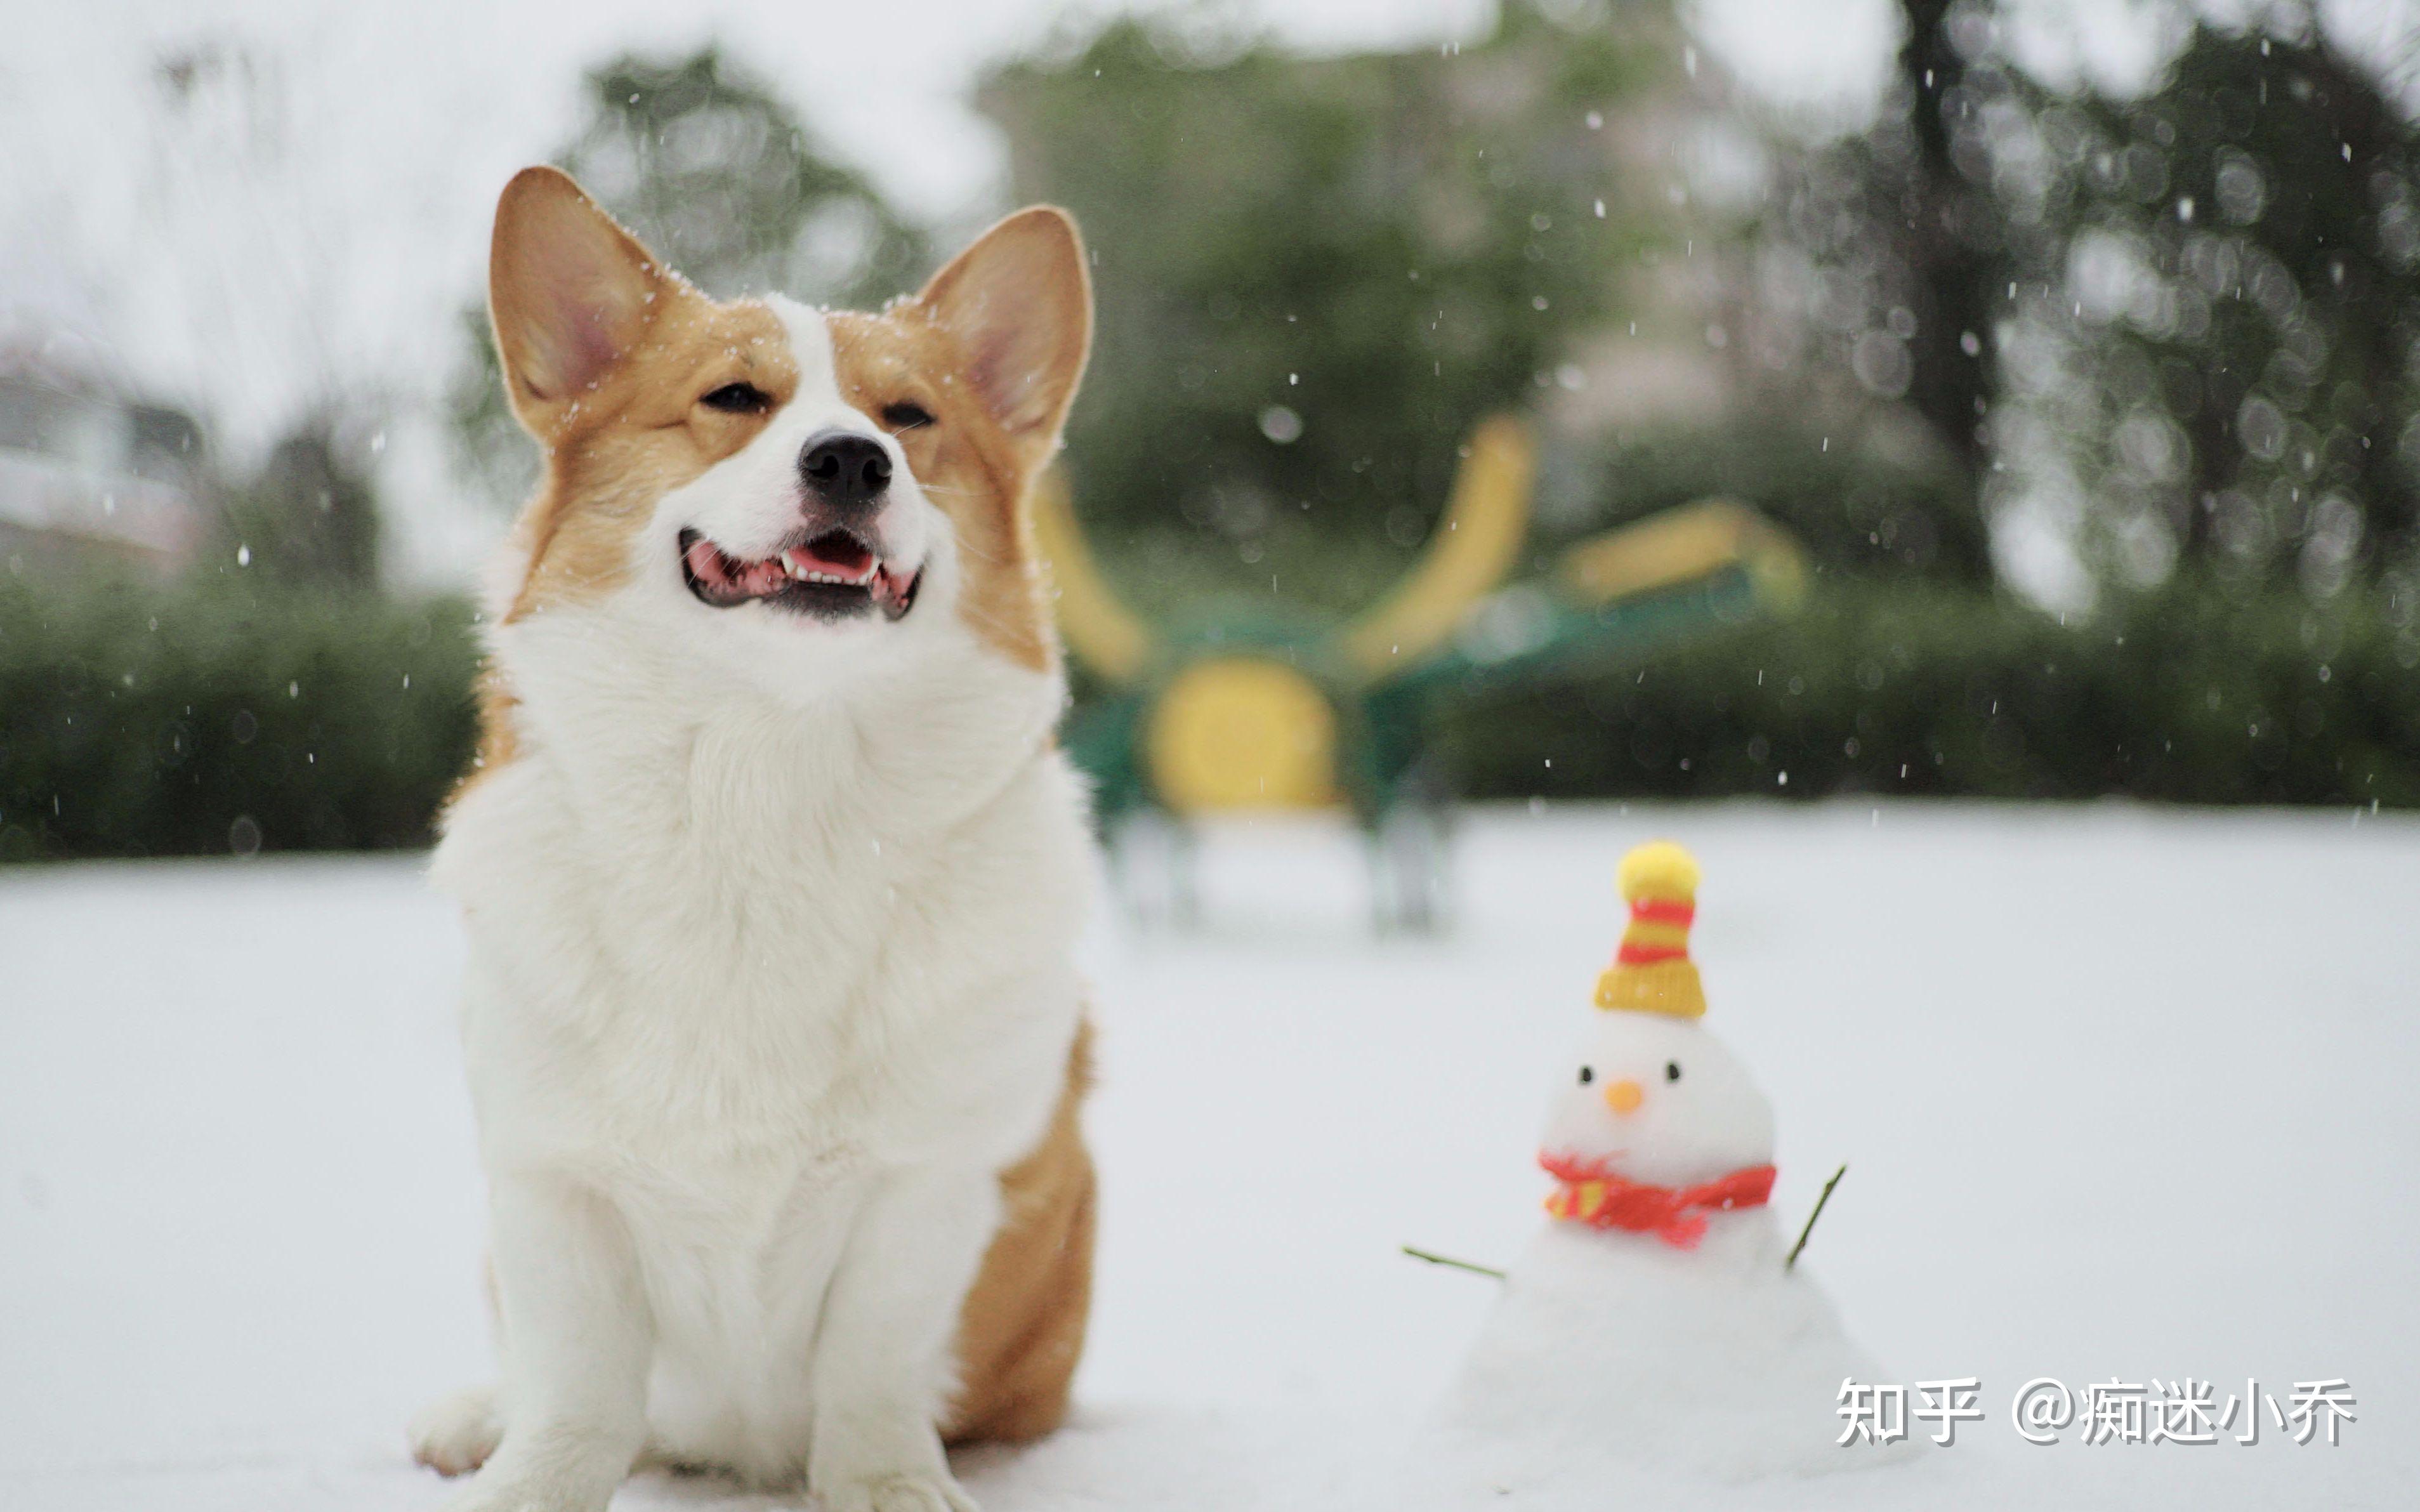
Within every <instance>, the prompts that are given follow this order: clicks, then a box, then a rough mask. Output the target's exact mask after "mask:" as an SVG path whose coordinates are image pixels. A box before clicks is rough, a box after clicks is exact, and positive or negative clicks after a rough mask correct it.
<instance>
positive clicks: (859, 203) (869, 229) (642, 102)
mask: <svg viewBox="0 0 2420 1512" xmlns="http://www.w3.org/2000/svg"><path fill="white" fill-rule="evenodd" d="M587 93H588V97H589V118H588V124H587V125H586V126H584V127H583V128H582V130H581V132H580V134H579V135H578V136H577V137H575V138H574V139H573V140H572V142H571V144H570V145H569V146H568V147H566V148H565V149H564V150H563V151H562V152H561V153H560V154H558V155H557V157H556V159H555V161H556V162H557V163H558V164H561V165H562V167H563V168H564V169H565V170H566V171H567V172H569V173H570V174H571V175H572V176H573V177H575V178H577V179H579V180H580V181H581V183H582V185H584V186H585V187H586V188H587V190H588V191H589V193H591V194H593V195H596V196H597V200H598V202H599V203H601V204H602V205H604V207H605V208H606V209H607V210H611V211H613V214H614V215H616V216H618V217H619V218H620V219H621V220H622V222H623V224H624V225H626V226H629V227H630V228H631V229H632V230H633V231H635V232H637V233H638V235H639V237H640V239H641V240H642V241H644V242H646V243H647V244H648V245H649V246H651V247H653V248H654V249H655V250H656V251H657V252H659V253H660V254H662V255H663V257H665V258H667V259H668V260H669V261H670V262H671V263H672V264H673V265H674V266H675V267H676V268H678V269H679V270H680V271H681V272H682V273H686V274H687V275H688V276H689V277H690V278H691V279H692V280H694V281H695V282H696V283H697V284H698V285H699V287H701V288H705V289H706V291H707V292H708V293H711V294H714V295H717V296H719V297H721V298H731V297H734V296H737V295H742V294H754V293H765V292H769V291H776V290H778V291H780V292H782V293H785V294H789V295H791V296H793V297H795V298H799V299H802V300H806V301H809V302H811V303H816V302H828V303H831V304H872V303H878V302H879V301H881V300H883V299H885V298H888V297H890V296H891V295H893V294H897V293H899V292H901V291H902V290H903V289H906V288H909V287H910V286H911V282H912V280H913V279H914V278H915V277H916V276H917V275H918V274H920V273H923V271H924V269H925V268H926V266H927V264H928V259H929V257H930V252H929V248H928V245H927V242H926V239H925V236H924V233H923V230H922V229H920V228H919V227H918V226H915V225H913V224H911V223H910V222H909V221H908V220H907V218H906V217H904V216H903V215H902V214H900V212H899V211H898V210H895V209H893V208H892V205H891V204H890V203H889V201H887V200H886V199H884V197H883V196H882V195H881V194H880V193H879V192H877V191H876V189H875V188H874V186H873V185H872V183H870V182H869V181H868V180H867V179H865V177H864V176H863V175H862V174H860V173H858V172H857V171H856V170H854V169H851V168H846V167H843V166H841V165H840V164H836V163H833V162H832V161H831V160H830V159H829V158H827V157H825V156H824V155H823V153H822V152H821V151H820V150H819V149H818V148H816V146H815V145H814V143H813V141H812V140H811V139H810V137H809V136H808V134H807V132H806V128H805V127H804V126H803V125H802V124H801V123H800V122H799V118H798V117H797V115H796V114H795V113H794V112H793V111H792V110H791V108H790V106H789V104H788V103H787V102H786V101H784V100H783V98H782V97H781V96H780V95H779V94H778V93H777V92H775V90H774V88H773V86H771V85H769V84H768V83H767V82H765V81H763V80H761V79H758V78H755V77H754V76H752V75H751V74H749V73H748V72H746V71H745V70H741V69H738V68H737V67H735V66H733V65H731V64H730V63H728V62H727V61H726V60H725V59H724V58H723V56H722V55H721V52H720V50H718V49H716V48H713V47H707V48H705V49H702V50H701V51H699V52H696V53H693V54H690V55H688V56H686V57H682V58H676V59H674V60H671V61H669V62H659V61H651V60H649V59H646V58H643V57H639V56H635V55H626V56H623V57H619V58H615V59H613V61H611V62H608V63H605V64H603V65H601V66H599V67H598V68H597V69H595V70H591V72H590V73H589V75H588V81H587ZM463 325H464V336H465V341H466V345H467V347H468V352H467V360H466V361H465V363H464V364H463V366H462V367H461V369H460V376H459V377H458V380H457V381H456V383H455V386H454V392H453V396H452V399H451V402H450V409H451V410H452V413H453V417H454V422H455V429H456V432H457V434H458V438H459V440H460V444H461V446H462V451H463V453H464V456H465V459H466V460H468V461H469V462H470V464H471V466H472V469H473V472H475V473H476V474H477V475H479V476H480V477H481V478H483V479H485V480H487V481H488V482H489V484H490V485H491V486H492V487H494V488H495V489H496V490H497V491H498V493H499V494H500V495H501V496H503V497H505V498H509V499H518V498H519V497H520V494H521V493H522V492H524V491H527V488H528V486H529V481H530V478H531V475H532V471H533V468H534V466H535V459H534V458H533V457H532V456H531V454H530V450H529V446H528V444H527V443H526V441H525V440H523V439H522V437H521V435H520V430H519V429H518V428H517V427H516V426H515V425H514V424H513V420H512V415H511V413H510V412H509V411H507V410H506V409H505V407H504V390H503V380H502V378H501V377H500V376H499V374H498V373H497V370H496V359H495V352H494V350H493V346H492V343H491V342H490V340H489V333H488V320H487V313H486V308H485V305H484V303H482V304H476V305H473V307H472V308H471V309H469V310H467V311H465V312H464V317H463Z"/></svg>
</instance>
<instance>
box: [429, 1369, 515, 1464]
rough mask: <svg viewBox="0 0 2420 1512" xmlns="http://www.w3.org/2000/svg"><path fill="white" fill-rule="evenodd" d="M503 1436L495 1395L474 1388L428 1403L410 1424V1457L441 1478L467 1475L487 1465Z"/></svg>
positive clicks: (489, 1390)
mask: <svg viewBox="0 0 2420 1512" xmlns="http://www.w3.org/2000/svg"><path fill="white" fill-rule="evenodd" d="M503 1437H504V1419H503V1417H502V1416H500V1415H499V1414H498V1413H497V1411H496V1394H495V1392H494V1391H493V1390H492V1389H490V1388H489V1387H486V1386H473V1387H472V1388H470V1389H469V1390H467V1391H458V1392H456V1393H455V1394H454V1395H451V1396H448V1397H445V1398H443V1399H442V1400H441V1401H436V1402H431V1403H430V1404H429V1405H428V1406H427V1407H426V1408H423V1409H422V1410H421V1412H420V1415H419V1416H418V1417H415V1418H413V1419H412V1420H411V1457H412V1458H414V1459H416V1460H418V1461H420V1462H421V1463H422V1464H424V1465H427V1467H428V1468H429V1469H431V1470H433V1471H435V1472H437V1473H439V1474H441V1475H467V1474H469V1473H471V1472H473V1471H474V1470H476V1469H478V1468H479V1467H480V1466H481V1465H484V1464H486V1463H487V1462H488V1457H489V1455H491V1454H494V1453H495V1452H496V1442H497V1441H498V1440H500V1439H502V1438H503Z"/></svg>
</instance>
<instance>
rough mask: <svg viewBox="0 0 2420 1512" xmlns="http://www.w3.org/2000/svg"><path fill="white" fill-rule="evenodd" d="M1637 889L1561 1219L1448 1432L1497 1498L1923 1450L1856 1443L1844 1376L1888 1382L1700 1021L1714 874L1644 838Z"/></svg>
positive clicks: (1581, 1087) (1628, 874)
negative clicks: (1698, 921) (1779, 1190)
mask: <svg viewBox="0 0 2420 1512" xmlns="http://www.w3.org/2000/svg"><path fill="white" fill-rule="evenodd" d="M1697 890H1698V865H1697V863H1696V862H1695V861H1694V860H1692V859H1691V858H1690V856H1689V853H1688V852H1687V851H1685V850H1682V849H1681V848H1680V847H1679V846H1676V845H1672V844H1669V843H1668V842H1658V843H1656V844H1652V845H1646V846H1641V847H1639V848H1638V849H1637V850H1633V851H1632V852H1631V853H1630V854H1629V855H1628V856H1627V857H1625V858H1624V859H1623V861H1622V864H1621V896H1622V898H1623V900H1624V901H1626V902H1627V903H1628V904H1629V905H1630V923H1629V926H1628V927H1627V928H1626V929H1625V930H1624V931H1623V934H1622V938H1621V951H1620V953H1619V954H1618V955H1617V956H1616V957H1615V958H1614V961H1613V964H1612V965H1611V966H1610V967H1609V968H1607V969H1606V972H1605V973H1604V974H1603V975H1601V976H1600V977H1599V978H1598V980H1597V985H1596V1013H1595V1021H1594V1022H1593V1023H1592V1024H1591V1025H1590V1032H1589V1034H1588V1036H1587V1037H1586V1038H1585V1039H1583V1040H1582V1041H1581V1043H1580V1045H1579V1046H1578V1048H1577V1049H1576V1050H1575V1052H1573V1053H1572V1055H1571V1057H1570V1058H1569V1059H1568V1060H1567V1061H1565V1062H1564V1063H1563V1064H1562V1066H1561V1068H1559V1071H1558V1073H1557V1078H1556V1081H1557V1084H1556V1087H1555V1089H1554V1094H1553V1101H1552V1104H1551V1107H1550V1111H1549V1112H1548V1115H1547V1118H1546V1126H1545V1134H1544V1143H1543V1146H1542V1147H1541V1149H1540V1151H1539V1157H1538V1160H1539V1163H1540V1164H1541V1165H1542V1166H1544V1168H1545V1170H1546V1171H1547V1173H1548V1174H1549V1175H1551V1176H1552V1177H1554V1180H1555V1188H1554V1191H1553V1192H1552V1193H1551V1194H1549V1195H1548V1197H1547V1199H1546V1211H1547V1213H1548V1215H1549V1218H1548V1222H1547V1223H1546V1224H1545V1226H1544V1228H1543V1229H1542V1230H1541V1231H1540V1232H1539V1233H1538V1235H1537V1237H1536V1238H1535V1239H1533V1240H1532V1241H1531V1242H1530V1244H1529V1246H1528V1249H1527V1250H1526V1251H1525V1252H1524V1253H1523V1254H1522V1255H1521V1257H1520V1258H1519V1260H1518V1261H1517V1262H1516V1263H1515V1264H1514V1265H1512V1267H1511V1268H1510V1270H1508V1271H1507V1273H1506V1276H1505V1282H1504V1286H1503V1291H1502V1295H1501V1296H1500V1298H1499V1299H1498V1301H1497V1304H1496V1307H1495V1309H1494V1311H1493V1312H1492V1313H1491V1314H1490V1315H1489V1317H1488V1319H1487V1322H1486V1325H1485V1327H1484V1329H1483V1331H1482V1332H1481V1335H1480V1338H1479V1341H1478V1343H1477V1345H1476V1346H1475V1347H1474V1348H1473V1349H1472V1351H1471V1353H1470V1356H1469V1358H1468V1360H1467V1361H1466V1364H1464V1366H1463V1369H1462V1372H1461V1374H1460V1376H1459V1378H1458V1379H1457V1380H1456V1382H1455V1384H1454V1385H1453V1387H1452V1389H1451V1391H1450V1395H1449V1396H1448V1398H1447V1400H1446V1403H1445V1406H1444V1410H1443V1414H1442V1421H1441V1422H1440V1423H1439V1424H1438V1425H1437V1426H1438V1427H1439V1429H1440V1430H1441V1435H1440V1436H1441V1437H1442V1438H1443V1439H1445V1440H1447V1441H1448V1442H1457V1443H1458V1444H1459V1447H1460V1449H1461V1450H1462V1451H1463V1453H1464V1456H1465V1457H1468V1458H1470V1459H1472V1460H1473V1461H1474V1462H1475V1464H1476V1466H1477V1469H1476V1472H1475V1473H1476V1474H1477V1475H1478V1477H1479V1478H1480V1479H1481V1480H1483V1481H1484V1482H1485V1483H1486V1484H1488V1485H1489V1486H1491V1487H1492V1488H1494V1489H1496V1490H1497V1491H1499V1492H1501V1491H1506V1490H1510V1489H1514V1488H1516V1487H1521V1486H1525V1485H1526V1486H1529V1487H1539V1486H1541V1485H1543V1484H1544V1483H1545V1482H1549V1481H1553V1480H1556V1479H1574V1478H1577V1479H1578V1480H1580V1481H1581V1482H1582V1483H1583V1484H1589V1485H1592V1486H1593V1488H1594V1490H1595V1491H1596V1493H1597V1494H1598V1495H1599V1496H1602V1495H1603V1494H1604V1493H1605V1492H1606V1490H1607V1489H1611V1488H1613V1487H1617V1486H1629V1487H1639V1486H1640V1485H1641V1483H1642V1482H1643V1481H1652V1480H1655V1479H1657V1478H1659V1477H1660V1478H1670V1477H1676V1476H1677V1477H1680V1478H1681V1479H1682V1480H1683V1481H1684V1482H1687V1481H1702V1479H1703V1478H1706V1477H1712V1478H1716V1479H1720V1480H1726V1481H1742V1480H1751V1479H1756V1478H1760V1477H1764V1476H1774V1475H1795V1474H1807V1473H1817V1472H1823V1471H1830V1470H1838V1469H1845V1468H1850V1467H1853V1466H1858V1465H1869V1464H1872V1463H1875V1462H1876V1461H1877V1460H1879V1459H1884V1458H1895V1457H1900V1456H1903V1455H1905V1454H1906V1453H1908V1452H1910V1450H1911V1445H1910V1443H1909V1442H1907V1441H1905V1440H1902V1441H1900V1442H1896V1443H1894V1444H1892V1445H1890V1446H1889V1447H1888V1448H1887V1449H1877V1448H1876V1447H1874V1446H1873V1445H1871V1444H1869V1443H1862V1442H1861V1443H1858V1444H1856V1445H1854V1446H1846V1447H1844V1446H1842V1445H1840V1444H1839V1443H1838V1439H1839V1437H1840V1433H1841V1426H1842V1422H1841V1418H1840V1416H1839V1412H1838V1399H1839V1393H1840V1389H1841V1382H1842V1380H1843V1379H1844V1378H1849V1377H1854V1378H1855V1379H1857V1380H1860V1381H1867V1382H1871V1381H1877V1380H1888V1379H1889V1378H1888V1377H1885V1376H1884V1375H1882V1374H1881V1372H1880V1371H1879V1370H1878V1369H1877V1368H1876V1366H1875V1364H1874V1363H1873V1362H1872V1361H1871V1360H1870V1359H1869V1358H1868V1357H1867V1356H1866V1355H1865V1354H1864V1353H1863V1352H1862V1351H1861V1350H1859V1349H1858V1348H1857V1347H1856V1346H1855V1345H1854V1344H1853V1343H1852V1342H1851V1341H1850V1340H1849V1338H1848V1336H1847V1335H1846V1334H1845V1333H1842V1331H1841V1328H1840V1324H1839V1320H1838V1317H1837V1316H1836V1315H1835V1314H1834V1312H1833V1309H1832V1305H1831V1303H1830V1302H1829V1301H1827V1300H1826V1299H1825V1297H1824V1295H1823V1291H1822V1289H1821V1288H1820V1287H1818V1286H1816V1284H1815V1282H1814V1280H1813V1278H1812V1277H1810V1276H1809V1275H1808V1274H1807V1271H1806V1270H1793V1269H1792V1268H1790V1267H1788V1266H1787V1265H1785V1263H1784V1262H1785V1259H1786V1255H1785V1240H1784V1236H1783V1234H1782V1231H1781V1229H1780V1227H1779V1226H1778V1225H1777V1224H1776V1222H1775V1218H1774V1212H1773V1209H1772V1208H1771V1207H1769V1206H1768V1205H1767V1200H1768V1198H1769V1197H1770V1196H1771V1194H1772V1192H1773V1178H1774V1165H1773V1109H1772V1106H1771V1105H1770V1104H1769V1103H1767V1102H1766V1101H1765V1099H1764V1095H1763V1094H1762V1093H1761V1092H1759V1091H1758V1090H1757V1088H1756V1084H1755V1083H1753V1082H1751V1081H1750V1080H1749V1079H1748V1075H1747V1072H1746V1071H1745V1069H1744V1068H1742V1067H1741V1065H1740V1063H1739V1062H1738V1061H1737V1060H1736V1059H1734V1058H1733V1057H1732V1055H1731V1052H1730V1051H1729V1050H1728V1049H1727V1048H1725V1047H1724V1045H1723V1043H1722V1042H1721V1041H1720V1040H1718V1039H1716V1038H1715V1037H1714V1035H1713V1034H1712V1033H1710V1032H1709V1031H1708V1030H1707V1029H1706V1027H1705V1024H1704V1022H1703V1016H1704V1014H1705V1011H1706V1000H1705V993H1704V990H1703V989H1702V986H1701V984H1700V983H1699V977H1698V968H1697V966H1696V964H1695V963H1694V962H1692V961H1691V960H1690V959H1689V925H1690V922H1691V919H1692V918H1693V917H1694V914H1695V911H1696V900H1697ZM1496 1504H1498V1505H1501V1504H1502V1503H1500V1502H1498V1503H1496ZM1606 1504H1611V1503H1610V1502H1607V1503H1606Z"/></svg>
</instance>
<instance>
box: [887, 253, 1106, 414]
mask: <svg viewBox="0 0 2420 1512" xmlns="http://www.w3.org/2000/svg"><path fill="white" fill-rule="evenodd" d="M917 303H918V304H922V305H923V307H924V309H925V310H926V311H927V312H928V313H929V314H930V315H931V317H932V319H933V320H934V321H935V323H936V324H938V325H939V326H940V327H941V328H942V329H943V330H945V331H947V332H948V333H949V334H950V335H952V336H953V337H954V338H955V340H956V342H957V347H958V352H959V357H960V360H961V362H962V363H963V365H964V366H963V368H962V369H961V370H962V373H963V375H964V377H965V378H966V380H967V381H968V382H970V384H972V385H973V389H974V395H975V397H976V398H977V399H978V400H979V401H981V403H982V404H983V407H984V409H985V412H987V413H989V414H990V415H991V417H992V419H993V420H995V421H997V422H998V423H999V425H1000V427H1001V429H1002V430H1004V431H1006V432H1007V433H1008V435H1009V437H1010V439H1011V440H1013V441H1016V443H1017V444H1018V445H1019V449H1020V450H1024V451H1026V452H1027V453H1028V454H1029V457H1030V458H1031V460H1034V461H1039V460H1040V459H1041V458H1043V457H1046V456H1047V455H1048V454H1049V452H1050V450H1051V448H1052V447H1054V446H1055V445H1057V444H1058V441H1059V428H1060V427H1061V426H1062V425H1063V424H1065V422H1066V419H1067V406H1068V404H1069V402H1070V401H1071V400H1073V399H1074V398H1075V397H1076V381H1077V380H1078V378H1081V377H1082V376H1083V372H1084V358H1085V356H1086V355H1087V354H1088V353H1089V352H1090V351H1092V346H1093V283H1092V279H1091V277H1090V276H1089V275H1088V274H1087V273H1086V272H1085V269H1084V242H1083V239H1082V238H1081V237H1079V236H1078V235H1077V232H1076V223H1075V221H1074V220H1072V219H1071V218H1069V216H1068V214H1067V212H1066V211H1065V210H1058V209H1055V208H1053V207H1050V206H1047V205H1037V206H1033V207H1032V208H1031V209H1027V210H1018V211H1017V212H1016V214H1014V215H1011V216H1010V217H1008V219H1006V220H1004V221H1002V222H1001V223H1000V224H999V225H998V226H993V227H992V228H991V229H990V230H988V231H985V233H984V234H983V235H982V236H980V237H977V238H976V239H975V242H974V244H973V245H972V246H970V247H968V248H967V249H966V250H965V251H964V252H961V253H959V254H958V255H957V257H954V259H952V260H951V263H950V265H949V266H948V267H946V268H944V269H942V270H941V271H940V272H939V273H935V274H934V275H933V281H932V282H931V283H928V284H926V285H925V286H924V291H923V293H922V294H919V295H918V296H917Z"/></svg>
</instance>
